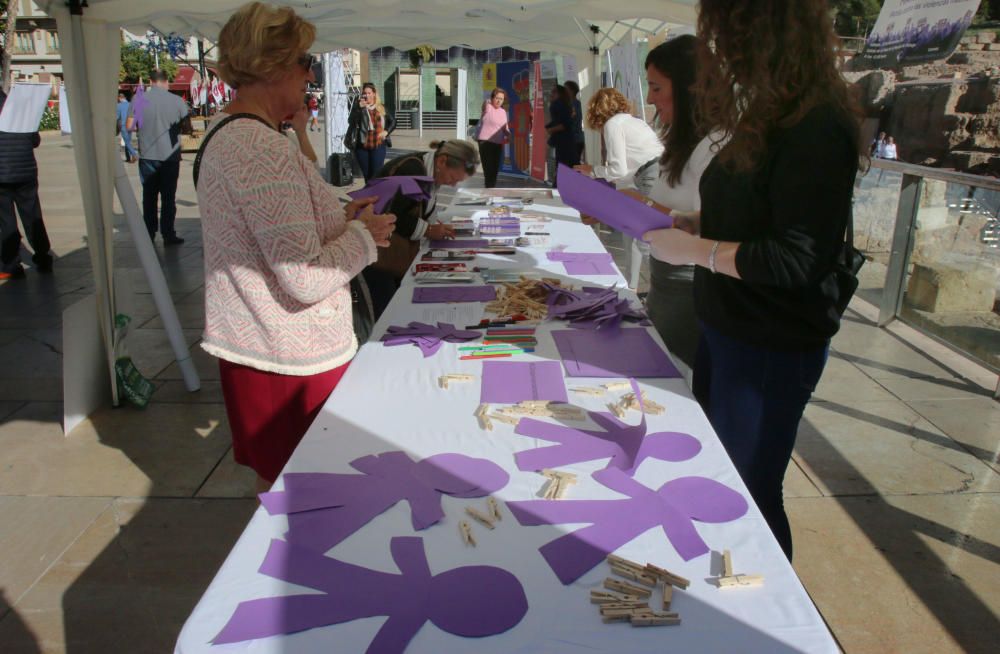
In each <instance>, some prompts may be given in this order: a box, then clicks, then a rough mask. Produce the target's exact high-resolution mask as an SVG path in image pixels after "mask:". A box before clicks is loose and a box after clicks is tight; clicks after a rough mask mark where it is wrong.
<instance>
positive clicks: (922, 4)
mask: <svg viewBox="0 0 1000 654" xmlns="http://www.w3.org/2000/svg"><path fill="white" fill-rule="evenodd" d="M978 9H979V0H885V4H883V5H882V11H881V13H879V15H878V20H877V21H875V27H874V28H872V32H871V35H870V36H869V37H868V41H867V43H865V49H864V51H863V52H862V53H861V57H862V59H863V60H864V61H865V62H866V63H868V64H869V65H870V66H872V67H876V68H878V67H885V68H891V67H895V66H899V65H905V64H915V63H921V62H926V61H934V60H935V59H944V58H945V57H948V56H950V55H951V53H952V52H954V50H955V48H956V47H958V43H959V41H960V40H961V39H962V35H963V34H965V30H966V28H967V27H969V25H970V24H971V23H972V18H973V17H974V16H975V15H976V11H977V10H978Z"/></svg>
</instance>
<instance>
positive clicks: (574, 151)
mask: <svg viewBox="0 0 1000 654" xmlns="http://www.w3.org/2000/svg"><path fill="white" fill-rule="evenodd" d="M555 149H556V164H557V165H556V171H557V172H556V179H555V180H554V182H555V186H556V187H557V188H558V187H559V173H558V170H559V166H558V164H563V165H565V166H569V167H570V168H572V167H573V166H575V165H577V164H579V163H580V149H579V148H578V147H577V145H576V143H574V142H573V141H569V142H568V143H567V142H564V141H560V142H557V143H556V145H555Z"/></svg>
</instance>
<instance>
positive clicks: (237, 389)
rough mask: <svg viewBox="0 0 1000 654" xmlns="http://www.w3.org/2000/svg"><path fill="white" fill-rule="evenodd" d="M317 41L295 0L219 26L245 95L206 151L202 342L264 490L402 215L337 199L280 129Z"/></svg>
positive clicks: (330, 379) (297, 436)
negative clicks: (365, 275)
mask: <svg viewBox="0 0 1000 654" xmlns="http://www.w3.org/2000/svg"><path fill="white" fill-rule="evenodd" d="M314 37H315V28H314V27H313V26H312V25H311V24H309V23H307V22H305V21H304V20H302V19H301V18H300V17H299V16H297V15H296V14H295V12H294V11H293V10H291V9H289V8H275V7H272V6H269V5H266V4H262V3H259V2H255V3H251V4H248V5H245V6H243V7H242V8H241V9H239V10H238V11H237V12H236V13H235V14H233V16H232V17H231V18H230V19H229V21H228V22H227V23H226V25H225V27H223V29H222V31H221V32H220V34H219V43H218V48H219V72H220V74H221V76H222V78H223V79H224V80H225V81H226V82H227V83H228V84H229V85H230V86H232V87H233V88H235V89H239V95H238V97H237V99H236V100H234V101H233V102H232V103H231V104H230V105H228V106H227V107H226V111H225V113H220V114H219V115H218V117H217V118H216V120H215V121H214V123H213V124H212V125H211V126H210V127H209V132H208V135H207V136H206V141H205V145H204V146H203V148H202V152H201V153H200V154H199V160H198V161H196V175H197V182H196V183H197V188H198V202H199V204H200V205H201V212H202V232H203V234H204V241H205V248H204V249H205V334H204V341H203V343H202V347H203V348H204V349H205V350H206V351H207V352H208V353H209V354H211V355H213V356H216V357H218V358H219V370H220V374H221V377H220V379H221V382H222V392H223V396H224V397H225V402H226V413H227V415H228V416H229V424H230V428H231V430H232V434H233V454H234V456H235V458H236V461H237V463H241V464H243V465H246V466H249V467H251V468H253V469H254V470H255V471H256V472H257V475H258V486H259V487H261V488H264V487H266V486H268V485H269V484H270V483H271V482H273V481H274V479H275V478H276V477H277V476H278V473H279V472H281V469H282V468H283V467H284V466H285V463H286V462H287V461H288V458H289V457H290V456H291V454H292V452H293V451H294V449H295V447H296V445H297V444H298V442H299V441H300V440H301V438H302V436H303V434H304V433H305V431H306V429H307V428H308V427H309V424H310V423H311V422H312V420H313V418H315V416H316V414H317V413H318V412H319V409H320V407H321V406H322V404H323V402H324V401H325V400H326V397H327V396H328V395H329V394H330V391H331V390H333V388H334V387H335V386H336V385H337V382H338V381H339V380H340V378H341V376H342V375H343V374H344V371H345V370H346V368H347V365H348V363H350V360H351V358H352V357H353V356H354V353H355V351H356V350H357V342H356V340H355V338H354V333H353V328H352V318H351V315H352V314H351V297H350V291H349V289H348V284H349V282H350V280H351V278H352V277H354V276H355V275H356V274H358V273H359V272H360V271H361V269H362V268H364V266H365V265H367V264H369V263H371V262H373V261H375V259H376V246H382V245H387V244H388V239H389V236H390V234H391V233H392V230H393V224H394V223H395V218H394V217H393V216H391V215H373V214H372V211H371V207H364V205H367V204H370V203H371V199H369V200H368V201H366V202H355V203H352V204H350V205H348V206H347V208H346V209H341V207H340V202H339V200H338V198H337V195H336V193H335V192H334V190H333V187H331V186H330V185H329V184H327V183H326V182H325V181H323V178H322V177H320V175H319V173H318V172H317V170H316V168H315V166H314V165H313V164H312V162H310V161H309V160H308V159H307V158H306V157H304V156H302V154H301V153H299V152H298V150H297V148H295V147H294V146H293V145H292V144H291V143H290V142H289V141H288V139H287V138H285V137H284V136H282V135H281V134H280V132H279V131H278V126H279V124H280V123H281V122H282V121H283V120H285V119H287V118H289V117H290V116H292V115H294V114H295V113H296V112H297V111H300V110H301V107H302V97H303V94H304V93H305V90H306V84H307V82H310V81H313V74H312V57H311V56H310V55H309V46H310V45H311V44H312V42H313V38H314ZM233 116H239V118H232V119H231V117H233ZM209 140H210V142H209ZM362 207H364V208H363V209H362Z"/></svg>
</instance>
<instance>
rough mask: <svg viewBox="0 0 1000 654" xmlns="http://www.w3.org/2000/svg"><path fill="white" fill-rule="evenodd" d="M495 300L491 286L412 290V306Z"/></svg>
mask: <svg viewBox="0 0 1000 654" xmlns="http://www.w3.org/2000/svg"><path fill="white" fill-rule="evenodd" d="M495 299H497V289H496V288H495V287H493V286H417V287H416V288H414V289H413V303H414V304H432V303H435V302H492V301H493V300H495Z"/></svg>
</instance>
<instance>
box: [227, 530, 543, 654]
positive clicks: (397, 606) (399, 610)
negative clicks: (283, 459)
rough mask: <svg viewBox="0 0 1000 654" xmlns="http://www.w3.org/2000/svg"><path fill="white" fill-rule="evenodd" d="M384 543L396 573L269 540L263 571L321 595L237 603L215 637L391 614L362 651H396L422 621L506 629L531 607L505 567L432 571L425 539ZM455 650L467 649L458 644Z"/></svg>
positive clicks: (254, 635)
mask: <svg viewBox="0 0 1000 654" xmlns="http://www.w3.org/2000/svg"><path fill="white" fill-rule="evenodd" d="M389 548H390V551H391V553H392V559H393V561H394V562H395V564H396V566H397V568H399V573H390V572H381V571H378V570H371V569H369V568H364V567H361V566H357V565H353V564H350V563H345V562H343V561H340V560H338V559H334V558H331V557H327V556H324V555H323V554H322V553H319V552H315V551H312V550H309V549H306V548H302V547H299V546H297V545H295V544H294V543H288V542H284V541H280V540H272V541H271V545H270V548H269V549H268V551H267V555H266V556H265V558H264V561H263V563H261V566H260V569H259V571H260V573H261V574H263V575H267V576H268V577H272V578H274V579H279V580H282V581H287V582H289V583H292V584H296V585H299V586H305V587H306V588H311V589H313V590H317V591H320V593H318V594H317V593H310V594H301V595H285V596H279V597H265V598H261V599H253V600H248V601H245V602H241V603H240V604H239V605H237V607H236V610H235V611H234V613H233V615H232V617H230V618H229V621H228V622H227V623H226V625H225V626H224V627H223V628H222V630H221V631H220V632H219V634H218V635H217V636H216V637H215V638H214V639H213V641H212V643H213V644H216V645H219V644H223V643H236V642H242V641H247V640H254V639H258V638H268V637H270V636H279V635H283V634H292V633H296V632H299V631H305V630H307V629H315V628H319V627H326V626H330V625H336V624H341V623H344V622H350V621H352V620H358V619H361V618H371V617H381V616H385V617H387V618H388V619H387V620H386V621H385V622H384V623H383V624H382V626H381V627H380V628H379V630H378V633H376V634H375V637H374V638H373V639H372V641H371V643H370V644H369V645H368V647H367V649H366V650H365V651H366V652H367V653H368V654H401V653H402V652H403V651H405V650H406V647H407V645H408V644H409V643H410V640H412V639H413V637H414V636H416V635H417V632H419V631H420V629H421V628H423V626H424V624H426V623H427V622H431V623H433V624H434V625H435V626H436V627H438V628H439V629H441V630H443V631H446V632H448V633H450V634H454V635H456V636H463V637H468V638H477V637H485V636H493V635H496V634H500V633H503V632H504V631H507V630H508V629H510V628H512V627H514V626H516V625H517V624H518V623H519V622H520V621H521V619H522V618H524V616H525V615H526V614H527V612H528V598H527V597H526V596H525V594H524V588H523V586H522V585H521V582H520V581H518V579H517V577H515V576H514V575H513V574H511V573H510V572H508V571H506V570H502V569H500V568H497V567H492V566H483V565H470V566H462V567H458V568H452V569H451V570H446V571H445V572H441V573H439V574H432V573H431V570H430V566H429V564H428V562H427V555H426V553H425V551H424V543H423V539H421V538H415V537H396V538H393V539H392V540H391V541H390V543H389ZM456 648H457V649H456V651H458V650H459V649H465V648H463V647H460V646H458V645H457V644H456ZM472 649H474V648H472ZM331 651H333V650H331Z"/></svg>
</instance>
